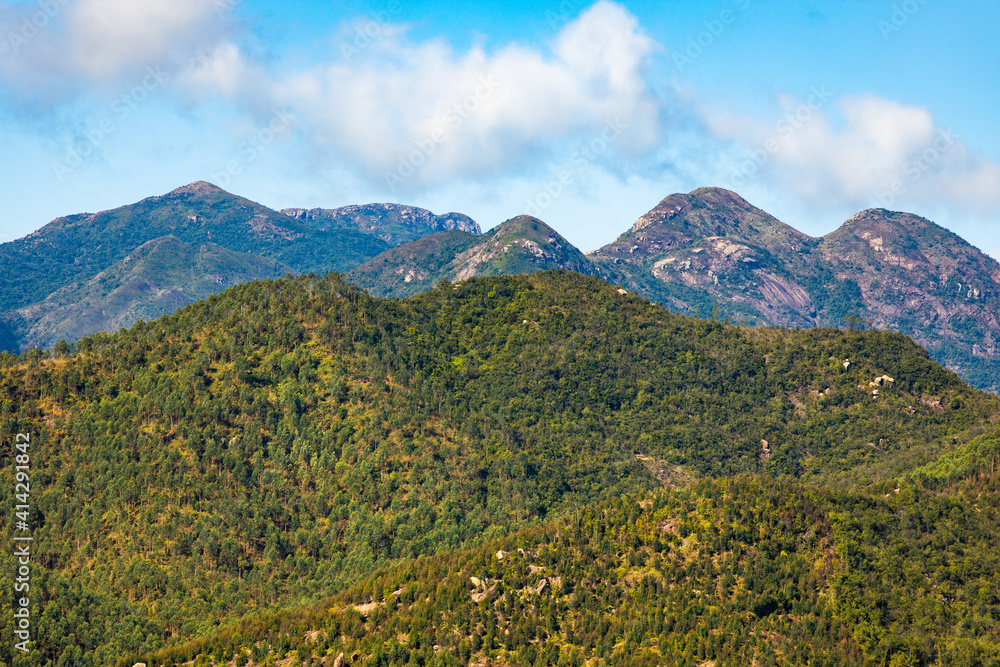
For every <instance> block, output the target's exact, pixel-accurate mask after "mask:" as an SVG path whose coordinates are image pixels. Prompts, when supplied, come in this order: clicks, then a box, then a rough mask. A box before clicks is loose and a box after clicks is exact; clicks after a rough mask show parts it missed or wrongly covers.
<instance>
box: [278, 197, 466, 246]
mask: <svg viewBox="0 0 1000 667" xmlns="http://www.w3.org/2000/svg"><path fill="white" fill-rule="evenodd" d="M281 212H282V213H284V214H285V215H287V216H289V217H291V218H295V219H296V220H299V221H300V222H303V223H305V224H307V225H309V226H310V227H314V228H316V229H319V230H322V231H328V230H331V229H354V230H357V231H361V232H364V233H366V234H372V235H374V236H377V237H378V238H380V239H382V240H383V241H385V242H386V243H388V244H390V245H393V246H396V245H400V244H402V243H406V242H408V241H415V240H417V239H418V238H421V237H423V236H426V235H428V234H433V233H434V232H443V231H447V230H456V231H461V232H466V233H468V234H472V235H474V236H479V235H480V234H482V230H480V228H479V225H478V224H477V223H476V221H475V220H473V219H472V218H470V217H469V216H467V215H462V214H461V213H446V214H444V215H435V214H433V213H431V212H430V211H428V210H426V209H422V208H417V207H415V206H402V205H400V204H366V205H362V206H357V205H355V206H343V207H341V208H335V209H322V208H312V209H304V208H286V209H282V211H281Z"/></svg>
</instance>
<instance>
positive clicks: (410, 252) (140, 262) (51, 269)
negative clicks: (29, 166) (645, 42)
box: [0, 182, 1000, 392]
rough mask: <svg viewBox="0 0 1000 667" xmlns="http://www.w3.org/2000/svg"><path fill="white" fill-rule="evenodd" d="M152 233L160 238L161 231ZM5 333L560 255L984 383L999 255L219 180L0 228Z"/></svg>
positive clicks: (768, 219)
mask: <svg viewBox="0 0 1000 667" xmlns="http://www.w3.org/2000/svg"><path fill="white" fill-rule="evenodd" d="M150 244H153V245H150ZM0 260H4V261H5V262H7V263H8V264H9V265H12V264H17V265H19V266H21V267H23V268H24V270H22V271H20V272H11V273H10V274H8V275H4V276H0V286H2V288H3V289H2V291H0V294H2V295H3V296H0V345H2V346H4V347H6V348H8V349H26V348H29V347H31V346H35V345H38V346H42V347H51V346H52V345H54V344H55V343H56V342H57V341H59V340H60V339H66V340H68V341H70V342H72V341H74V340H76V339H78V338H79V337H81V336H83V335H86V334H87V333H91V332H95V331H100V330H107V331H113V330H114V329H115V328H117V327H120V326H127V325H130V324H131V323H133V322H135V321H136V320H138V319H152V318H155V317H157V316H158V315H160V314H162V313H166V312H172V310H174V309H176V308H177V307H179V306H181V305H184V304H186V303H191V302H193V301H195V300H197V299H199V298H203V297H205V296H207V295H208V294H210V293H213V292H217V291H220V290H222V289H224V288H225V287H227V286H228V285H231V284H235V283H238V282H243V281H248V280H254V279H261V278H270V277H275V276H277V275H282V274H283V273H308V272H325V271H330V270H334V271H340V272H344V273H346V275H347V276H348V278H349V279H350V280H351V281H352V282H354V283H355V284H357V285H359V286H361V287H362V288H364V289H366V290H368V291H369V292H371V293H372V294H375V295H379V296H387V297H405V296H410V295H413V294H416V293H418V292H420V291H423V290H426V289H429V288H431V287H433V286H434V285H436V284H437V283H439V282H440V281H441V280H448V281H452V282H454V281H460V280H464V279H467V278H470V277H473V276H489V275H499V274H516V273H527V272H532V271H537V270H545V269H553V268H561V269H568V270H573V271H577V272H579V273H584V274H589V275H594V276H598V277H600V278H602V279H605V280H607V281H609V282H612V283H614V284H617V285H619V286H621V287H622V288H623V289H626V290H628V291H632V292H635V293H637V294H639V295H641V296H644V297H646V298H649V299H650V300H652V301H655V302H658V303H661V304H662V305H664V306H666V307H667V308H669V309H671V310H673V311H675V312H679V313H684V314H693V315H701V316H709V315H712V314H715V315H716V316H718V317H725V318H727V319H730V320H731V321H734V322H737V323H741V324H748V325H772V326H792V327H817V326H834V327H837V326H851V327H873V328H877V329H887V330H893V331H899V332H902V333H905V334H907V335H909V336H912V337H913V338H914V339H915V340H916V341H917V342H919V343H920V344H921V345H923V346H925V347H926V348H927V349H928V350H929V352H930V353H931V356H932V357H933V358H934V359H936V360H938V361H940V362H941V363H943V364H945V365H946V366H947V367H948V368H950V369H952V370H954V371H955V372H957V373H959V374H960V375H961V376H962V377H963V378H964V379H966V380H967V381H968V382H970V383H972V384H973V385H975V386H977V387H980V388H983V389H988V390H991V391H994V392H997V391H1000V350H998V346H997V338H998V336H1000V321H998V316H997V313H998V312H1000V289H998V285H1000V265H998V263H997V262H996V261H995V260H994V259H992V258H991V257H989V256H987V255H985V254H984V253H982V252H980V251H979V250H977V249H976V248H974V247H973V246H971V245H970V244H968V243H966V242H965V241H964V240H962V239H961V238H960V237H958V236H957V235H955V234H952V233H951V232H949V231H947V230H946V229H944V228H942V227H940V226H938V225H936V224H934V223H933V222H931V221H929V220H926V219H924V218H921V217H919V216H916V215H913V214H910V213H900V212H892V211H887V210H883V209H870V210H867V211H863V212H861V213H859V214H857V215H855V216H853V217H852V218H851V219H849V220H847V221H846V222H845V223H844V224H843V225H842V226H841V227H840V228H838V229H837V230H836V231H834V232H832V233H830V234H827V235H826V236H824V237H822V238H812V237H809V236H808V235H805V234H803V233H801V232H799V231H797V230H796V229H794V228H793V227H791V226H789V225H787V224H785V223H783V222H781V221H779V220H777V219H775V218H774V217H773V216H771V215H769V214H768V213H766V212H764V211H762V210H760V209H758V208H756V207H754V206H752V205H751V204H749V203H748V202H746V201H745V200H744V199H742V198H741V197H740V196H739V195H737V194H736V193H733V192H730V191H727V190H723V189H720V188H701V189H698V190H694V191H693V192H690V193H688V194H674V195H670V196H669V197H667V198H665V199H664V200H663V201H661V202H660V203H659V204H658V205H657V206H656V207H654V208H653V209H652V210H651V211H650V212H649V213H647V214H645V215H643V216H642V217H641V218H639V220H637V221H636V222H635V223H634V224H633V225H632V226H631V228H629V229H628V230H627V231H626V232H624V233H623V234H622V235H621V236H619V237H618V238H617V239H616V240H614V241H613V242H611V243H609V244H608V245H606V246H604V247H602V248H599V249H597V250H595V251H593V252H590V253H587V254H584V253H582V252H581V251H580V250H578V249H577V248H575V247H574V246H573V245H572V244H571V243H570V242H569V241H567V240H566V239H565V238H563V237H562V236H561V235H560V234H559V233H558V232H556V231H555V230H554V229H552V228H551V227H549V226H548V225H546V224H545V223H544V222H542V221H541V220H538V219H536V218H531V217H529V216H519V217H516V218H513V219H511V220H508V221H506V222H503V223H501V224H499V225H497V226H496V227H494V228H493V229H491V230H490V231H489V232H488V233H487V234H485V235H484V234H482V233H481V231H480V228H479V225H478V224H477V223H476V222H474V221H473V220H471V219H470V218H468V217H467V216H464V215H461V214H458V213H449V214H446V215H440V216H439V215H434V214H432V213H431V212H429V211H426V210H424V209H418V208H415V207H409V206H402V205H398V204H369V205H363V206H347V207H342V208H338V209H309V210H306V209H295V208H290V209H284V210H283V211H273V210H271V209H268V208H266V207H264V206H261V205H260V204H256V203H254V202H252V201H249V200H247V199H244V198H241V197H238V196H235V195H232V194H230V193H227V192H225V191H223V190H221V189H219V188H217V187H215V186H213V185H211V184H208V183H205V182H197V183H192V184H191V185H188V186H185V187H183V188H178V189H177V190H174V191H173V192H171V193H168V194H167V195H164V196H161V197H151V198H148V199H145V200H143V201H141V202H138V203H136V204H133V205H130V206H124V207H121V208H118V209H114V210H112V211H105V212H102V213H98V214H79V215H73V216H68V217H65V218H59V219H57V220H55V221H53V222H51V223H49V224H48V225H46V226H45V227H43V228H42V229H40V230H39V231H37V232H35V233H33V234H31V235H29V236H27V237H25V238H23V239H19V240H17V241H13V242H10V243H5V244H3V245H0Z"/></svg>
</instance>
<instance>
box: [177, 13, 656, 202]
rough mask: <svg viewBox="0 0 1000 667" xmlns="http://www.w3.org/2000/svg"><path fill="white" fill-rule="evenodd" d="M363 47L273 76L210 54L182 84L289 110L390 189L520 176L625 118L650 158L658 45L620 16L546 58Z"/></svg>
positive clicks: (558, 42)
mask: <svg viewBox="0 0 1000 667" xmlns="http://www.w3.org/2000/svg"><path fill="white" fill-rule="evenodd" d="M362 44H363V50H361V49H358V48H357V47H355V46H351V51H350V53H349V56H350V57H349V58H345V59H343V60H341V61H338V62H327V63H321V64H317V65H315V66H312V67H310V68H308V69H304V70H300V71H292V72H282V73H279V74H276V75H274V74H271V73H270V72H269V71H267V70H266V69H265V68H264V67H263V66H262V65H261V64H259V63H255V62H253V61H252V60H251V59H249V58H248V57H247V55H246V54H245V53H243V52H242V51H241V50H240V49H239V48H238V47H237V46H235V45H234V44H232V43H220V44H219V45H218V46H217V48H216V49H215V50H214V52H213V53H212V54H211V55H210V56H208V57H206V58H204V59H203V60H202V61H201V62H200V63H198V65H197V66H196V67H194V68H192V69H191V70H189V71H188V72H186V73H185V74H184V75H183V77H182V78H181V80H180V81H179V85H180V86H181V87H182V88H184V90H185V91H186V92H187V93H188V94H189V95H191V96H192V97H194V98H204V97H207V96H211V95H216V94H218V95H222V96H224V97H226V98H228V99H230V100H233V101H236V102H239V103H241V104H244V105H246V106H247V107H248V108H251V109H254V110H255V112H256V113H259V114H266V113H269V112H270V110H271V109H273V108H288V109H291V110H292V113H294V114H295V115H296V118H297V121H298V123H299V125H300V131H303V132H306V133H307V134H308V135H309V137H310V140H311V141H312V142H313V143H314V144H315V145H316V146H317V147H318V148H319V149H320V150H322V151H324V152H325V154H326V155H327V156H328V157H329V158H330V159H332V160H334V161H341V162H344V161H346V162H349V163H350V164H352V165H354V166H356V167H357V168H359V169H360V170H361V171H362V172H363V173H364V174H366V175H367V176H368V177H369V178H371V179H372V180H375V181H381V182H383V183H384V184H386V185H388V186H389V187H390V188H393V189H395V188H396V187H418V186H426V185H431V184H437V183H443V182H446V181H448V180H450V179H454V178H456V177H461V178H468V177H473V178H474V177H477V176H487V175H493V174H497V173H503V172H504V171H505V170H508V169H511V168H517V167H524V166H525V165H526V164H527V163H529V162H530V161H532V160H538V159H540V158H541V157H543V156H544V155H545V151H546V149H547V148H550V147H551V146H552V145H554V144H555V143H557V142H558V141H559V140H560V139H565V138H566V137H568V136H574V135H578V134H586V133H588V132H591V133H592V132H596V131H600V128H602V127H603V126H605V125H606V124H607V123H608V122H610V121H613V120H614V119H616V118H627V119H628V124H629V128H630V132H629V135H628V140H627V141H626V142H623V144H622V146H623V147H625V148H628V149H631V150H633V151H643V150H647V149H649V148H652V147H653V146H654V145H655V144H656V143H657V142H658V141H659V140H660V137H661V128H660V124H659V117H660V105H661V102H660V100H658V99H657V97H656V96H655V95H654V94H653V93H652V91H651V88H650V86H649V84H648V81H647V69H648V66H649V61H650V57H651V55H652V54H653V53H654V52H655V50H656V44H655V43H654V42H653V41H652V40H651V39H649V38H648V37H646V36H645V35H644V34H643V33H642V31H641V30H640V28H639V25H638V22H637V21H636V19H635V17H633V16H632V15H631V14H629V13H628V12H627V11H626V10H625V9H624V8H622V7H621V6H620V5H617V4H613V3H610V2H606V1H604V0H602V1H601V2H598V3H597V4H595V5H594V6H593V7H591V8H590V9H589V10H587V11H586V12H584V13H583V14H582V15H581V16H580V17H579V18H578V19H577V20H575V21H573V22H571V23H569V24H568V25H567V26H565V28H564V29H563V30H562V31H561V32H559V34H558V35H556V37H555V39H554V40H553V42H552V44H551V49H550V51H549V52H543V51H541V50H539V49H535V48H529V47H525V46H521V45H516V44H511V45H507V46H504V47H502V48H499V49H497V50H495V51H493V52H489V53H488V52H487V51H486V50H485V49H484V48H482V47H475V48H472V49H470V50H469V51H467V52H464V53H457V52H455V51H454V50H453V49H452V48H451V47H450V46H449V45H448V44H447V43H445V42H443V41H434V42H429V43H422V44H413V43H410V42H409V41H407V39H406V35H405V32H404V31H402V30H398V29H397V30H391V29H385V30H381V31H380V32H379V35H378V36H377V37H376V38H373V39H372V40H371V41H370V42H368V43H364V42H362ZM358 51H360V52H358Z"/></svg>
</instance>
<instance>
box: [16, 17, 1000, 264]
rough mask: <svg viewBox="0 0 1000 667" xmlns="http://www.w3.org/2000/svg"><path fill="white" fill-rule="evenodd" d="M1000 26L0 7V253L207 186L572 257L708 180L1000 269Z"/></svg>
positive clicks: (815, 229) (821, 220) (773, 209)
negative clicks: (515, 232) (522, 217)
mask: <svg viewBox="0 0 1000 667" xmlns="http://www.w3.org/2000/svg"><path fill="white" fill-rule="evenodd" d="M997 25H1000V3H996V2H995V1H992V0H991V1H989V2H987V1H974V2H967V3H961V4H957V3H947V4H946V3H944V2H941V0H906V1H903V2H899V1H897V2H888V1H878V0H868V1H861V0H839V1H834V0H830V1H827V2H819V1H813V2H785V1H776V2H766V3H765V2H762V1H761V0H722V1H720V2H705V3H690V2H657V3H652V2H623V3H618V2H608V1H605V0H602V1H600V2H597V3H589V2H578V1H577V0H562V2H556V1H555V0H551V1H550V2H546V1H545V0H543V1H542V2H530V3H529V2H508V3H493V2H475V1H472V2H466V3H464V4H461V5H456V4H451V3H436V2H402V1H401V0H372V1H371V2H340V3H330V2H316V1H313V0H292V1H290V2H283V3H275V2H266V1H264V0H142V1H137V0H34V1H31V2H10V1H9V0H7V1H6V2H5V1H4V0H0V127H2V129H3V132H2V133H0V151H2V154H3V156H4V157H5V159H4V160H3V161H2V162H0V178H2V182H3V183H4V185H3V188H2V189H0V211H3V213H2V214H0V241H6V240H11V239H14V238H19V237H21V236H24V235H25V234H28V233H30V232H31V231H33V230H35V229H37V228H39V227H41V226H42V225H43V224H45V223H46V222H48V221H49V220H51V219H53V218H55V217H57V216H59V215H65V214H69V213H76V212H82V211H97V210H103V209H107V208H112V207H115V206H119V205H122V204H127V203H131V202H134V201H137V200H139V199H142V198H144V197H147V196H150V195H156V194H163V193H165V192H167V191H169V190H172V189H173V188H175V187H178V186H180V185H184V184H186V183H189V182H191V181H195V180H209V181H212V182H214V183H216V184H217V185H220V186H222V187H225V188H226V189H228V190H230V191H231V192H234V193H236V194H240V195H243V196H245V197H248V198H250V199H253V200H255V201H259V202H261V203H263V204H265V205H268V206H271V207H274V208H283V207H291V206H296V207H317V206H319V207H336V206H342V205H346V204H355V203H367V202H372V201H395V202H400V203H407V204H414V205H418V206H424V207H426V208H430V209H431V210H433V211H435V212H438V213H442V212H446V211H460V212H463V213H466V214H468V215H471V216H472V217H473V218H475V219H476V220H477V221H478V222H479V223H480V224H481V225H482V227H483V228H484V229H488V228H490V227H492V226H494V225H496V224H498V223H500V222H502V221H503V220H505V219H507V218H510V217H513V216H515V215H518V214H521V213H525V212H528V213H531V214H533V215H536V216H537V217H539V218H541V219H542V220H545V221H546V222H548V223H549V224H551V225H552V226H553V227H555V228H556V229H557V230H558V231H560V232H561V233H562V234H564V235H565V236H566V237H567V238H569V240H570V241H572V242H574V243H576V244H577V245H578V246H580V247H581V248H583V249H584V250H592V249H594V248H597V247H599V246H601V245H603V244H605V243H607V242H609V241H611V240H613V239H614V238H615V237H616V236H617V235H618V234H620V233H621V232H623V231H625V230H626V229H627V228H628V227H629V226H630V225H631V224H632V222H634V220H635V219H636V218H638V217H639V216H640V215H641V214H643V213H644V212H646V211H647V210H649V209H650V208H652V207H653V206H655V205H656V203H657V202H658V201H659V200H660V199H662V198H663V197H665V196H667V195H669V194H671V193H674V192H687V191H690V190H692V189H694V188H697V187H701V186H706V185H718V186H722V187H728V188H730V189H733V190H736V191H737V192H739V193H740V194H741V195H743V196H744V197H745V198H747V199H748V200H749V201H750V202H751V203H753V204H755V205H757V206H759V207H761V208H763V209H765V210H767V211H768V212H770V213H772V214H774V215H776V216H777V217H778V218H779V219H781V220H783V221H785V222H787V223H789V224H791V225H793V226H795V227H797V228H798V229H801V230H802V231H804V232H807V233H809V234H812V235H814V236H820V235H823V234H826V233H829V232H831V231H833V230H834V229H836V228H837V227H838V226H839V225H840V224H841V223H842V222H843V221H844V220H846V219H847V218H848V217H850V216H851V215H852V214H854V213H856V212H858V211H860V210H863V209H865V208H871V207H876V206H880V207H884V208H889V209H893V210H906V211H911V212H914V213H918V214H920V215H923V216H925V217H928V218H930V219H932V220H934V221H935V222H937V223H938V224H941V225H942V226H945V227H947V228H949V229H951V230H952V231H955V232H957V233H959V234H961V235H962V236H963V237H965V238H966V239H967V240H968V241H970V242H971V243H973V244H974V245H976V246H978V247H979V248H981V249H983V250H984V251H987V252H990V253H992V254H993V255H994V256H1000V128H998V123H997V118H998V116H997V109H1000V43H998V41H997V40H996V37H995V31H996V26H997Z"/></svg>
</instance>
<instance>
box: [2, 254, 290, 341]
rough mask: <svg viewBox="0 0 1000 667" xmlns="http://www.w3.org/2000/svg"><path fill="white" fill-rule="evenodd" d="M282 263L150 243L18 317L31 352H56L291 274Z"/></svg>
mask: <svg viewBox="0 0 1000 667" xmlns="http://www.w3.org/2000/svg"><path fill="white" fill-rule="evenodd" d="M292 272H293V271H292V269H291V268H290V267H288V266H285V265H284V264H281V263H280V262H276V261H274V260H271V259H265V258H263V257H258V256H256V255H251V254H249V253H235V252H232V251H229V250H226V249H224V248H221V247H219V246H217V245H215V244H214V243H205V244H203V245H201V246H200V247H198V248H195V247H194V246H192V245H190V244H188V243H184V242H183V241H181V240H179V239H177V238H176V237H174V236H166V237H163V238H159V239H155V240H153V241H149V242H148V243H144V244H143V245H141V246H139V248H137V249H136V250H135V251H134V252H132V253H130V254H129V255H128V256H126V257H125V259H123V260H122V261H121V262H120V263H119V264H117V265H115V266H113V267H111V268H109V269H106V270H104V271H101V272H100V273H98V274H97V275H96V276H94V277H93V278H91V279H89V280H86V281H83V282H80V283H75V284H71V285H67V286H66V287H63V288H61V289H58V290H56V291H55V292H53V293H52V294H50V295H49V296H48V297H47V298H46V299H45V300H44V301H41V302H39V303H36V304H32V305H30V306H26V307H24V308H20V309H18V310H17V311H16V316H17V318H18V319H19V320H20V321H22V322H26V323H30V328H28V327H27V326H26V327H25V329H27V332H26V333H25V334H24V335H23V336H22V338H21V344H22V345H24V346H25V347H42V348H52V347H53V346H54V345H55V344H56V343H58V342H59V341H60V340H63V339H67V340H72V341H75V340H77V339H78V338H82V337H83V336H86V335H88V334H90V333H94V332H95V331H117V330H118V329H120V328H122V327H129V326H132V325H133V324H134V323H135V322H136V321H138V320H147V321H148V320H155V319H157V318H159V317H160V316H161V315H165V314H169V313H172V312H174V311H176V310H178V309H179V308H181V307H183V306H186V305H188V304H190V303H194V302H195V301H198V300H200V299H204V298H205V297H207V296H208V295H209V294H213V293H215V292H218V291H220V290H222V289H225V288H226V287H230V286H232V285H237V284H239V283H245V282H250V281H254V280H264V279H269V278H279V277H281V276H283V275H285V274H288V273H292Z"/></svg>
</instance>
